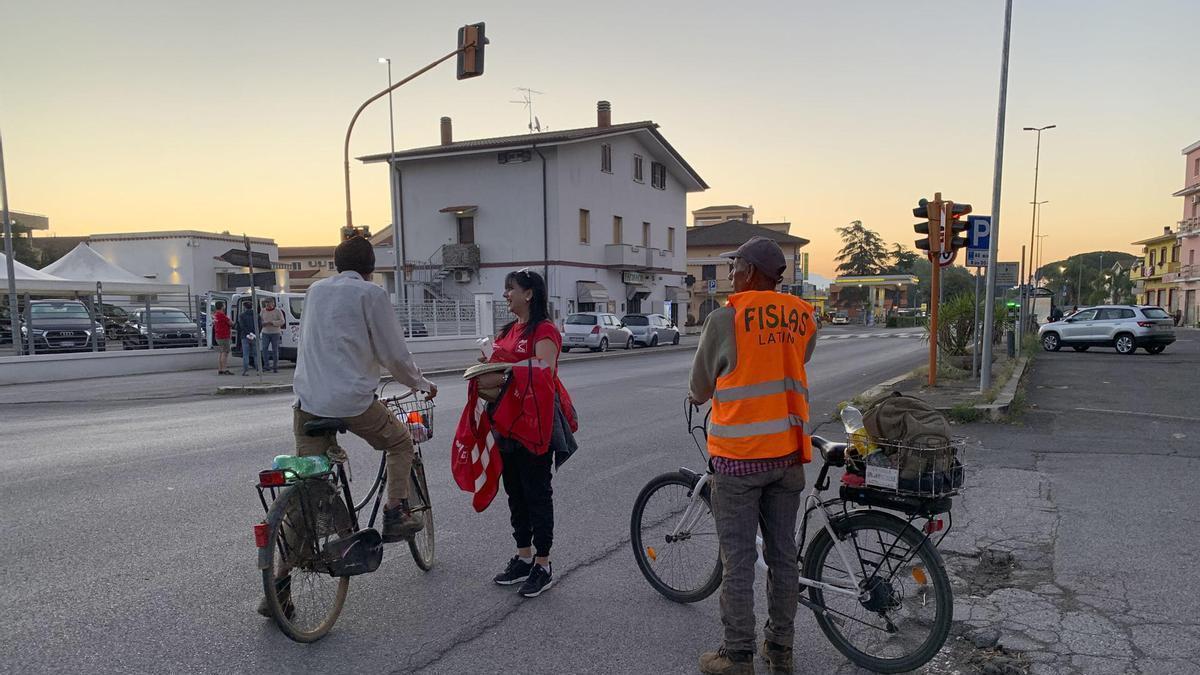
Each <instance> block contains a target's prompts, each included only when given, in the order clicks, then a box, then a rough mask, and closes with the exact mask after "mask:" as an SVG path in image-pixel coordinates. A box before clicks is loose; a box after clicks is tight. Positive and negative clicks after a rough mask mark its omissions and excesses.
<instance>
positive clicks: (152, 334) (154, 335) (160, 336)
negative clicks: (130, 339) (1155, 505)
mask: <svg viewBox="0 0 1200 675" xmlns="http://www.w3.org/2000/svg"><path fill="white" fill-rule="evenodd" d="M150 336H151V337H153V338H155V339H159V338H165V337H166V336H167V334H166V333H158V332H155V333H151V334H150Z"/></svg>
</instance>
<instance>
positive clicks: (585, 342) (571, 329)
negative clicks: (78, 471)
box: [562, 312, 633, 352]
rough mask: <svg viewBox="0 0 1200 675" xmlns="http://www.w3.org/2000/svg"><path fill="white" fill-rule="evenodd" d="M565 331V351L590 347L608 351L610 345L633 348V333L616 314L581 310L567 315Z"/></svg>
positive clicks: (594, 349) (598, 350) (593, 349)
mask: <svg viewBox="0 0 1200 675" xmlns="http://www.w3.org/2000/svg"><path fill="white" fill-rule="evenodd" d="M565 328H566V330H565V331H564V332H563V347H562V350H563V351H564V352H569V351H571V350H572V349H590V350H592V351H594V352H606V351H608V348H609V347H624V348H625V349H633V333H632V332H631V331H630V330H629V329H628V328H626V327H625V326H624V324H622V323H621V322H620V321H619V320H618V319H617V315H616V314H607V313H604V312H579V313H578V314H571V315H569V316H567V321H566V324H565Z"/></svg>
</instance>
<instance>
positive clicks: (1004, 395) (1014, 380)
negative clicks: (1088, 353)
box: [857, 356, 1029, 422]
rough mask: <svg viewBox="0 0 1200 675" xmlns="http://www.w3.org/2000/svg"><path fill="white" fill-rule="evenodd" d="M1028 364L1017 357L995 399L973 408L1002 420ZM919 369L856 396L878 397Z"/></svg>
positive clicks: (947, 410) (865, 398) (944, 410)
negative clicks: (1010, 373)
mask: <svg viewBox="0 0 1200 675" xmlns="http://www.w3.org/2000/svg"><path fill="white" fill-rule="evenodd" d="M1028 366H1029V357H1028V356H1021V357H1018V358H1017V365H1016V366H1015V367H1014V368H1013V371H1012V375H1010V376H1009V378H1008V382H1005V383H1004V387H1003V388H1002V389H1001V390H1000V393H999V394H997V395H996V400H995V401H993V402H991V403H977V404H975V406H974V408H975V409H976V410H978V411H980V412H982V413H984V414H985V415H987V417H988V419H990V420H991V421H993V422H999V421H1003V419H1004V417H1005V416H1006V415H1008V411H1009V409H1011V408H1012V402H1013V399H1014V398H1016V395H1017V387H1019V386H1020V385H1021V379H1022V378H1023V377H1024V376H1025V370H1026V368H1027V367H1028ZM919 370H920V368H914V369H913V370H910V371H908V372H907V373H904V374H903V375H898V376H896V377H893V378H892V379H890V380H886V381H884V382H880V383H879V384H877V385H875V386H873V387H871V388H870V389H867V390H866V391H864V392H862V393H861V394H859V395H858V396H857V398H861V399H864V400H868V401H870V400H874V399H876V398H879V397H880V396H883V395H884V394H886V393H888V392H889V391H890V390H891V389H892V387H894V386H896V385H897V384H899V383H901V382H903V381H904V380H907V379H908V378H910V377H914V376H915V375H916V373H917V371H919ZM938 410H939V411H941V412H943V413H949V412H950V410H951V408H938Z"/></svg>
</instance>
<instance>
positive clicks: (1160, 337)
mask: <svg viewBox="0 0 1200 675" xmlns="http://www.w3.org/2000/svg"><path fill="white" fill-rule="evenodd" d="M1038 339H1039V340H1041V343H1042V349H1045V350H1046V351H1048V352H1056V351H1058V350H1059V349H1061V348H1063V347H1064V346H1066V347H1070V348H1072V349H1074V350H1075V351H1077V352H1085V351H1087V350H1088V347H1113V348H1114V349H1116V350H1117V352H1119V353H1121V354H1132V353H1134V352H1135V351H1137V348H1138V347H1141V348H1142V349H1145V350H1146V351H1147V352H1149V353H1151V354H1161V353H1162V351H1163V350H1164V349H1166V348H1167V345H1169V344H1171V343H1172V342H1174V341H1175V321H1174V320H1173V319H1171V315H1170V314H1167V312H1166V311H1165V310H1164V309H1163V308H1161V307H1153V306H1145V305H1101V306H1099V307H1087V308H1084V309H1081V310H1079V311H1078V312H1076V313H1074V314H1072V315H1071V316H1068V317H1066V318H1063V319H1060V320H1058V321H1053V322H1051V323H1048V324H1046V325H1044V326H1042V327H1041V328H1039V329H1038Z"/></svg>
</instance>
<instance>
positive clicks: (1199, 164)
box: [1192, 157, 1200, 176]
mask: <svg viewBox="0 0 1200 675" xmlns="http://www.w3.org/2000/svg"><path fill="white" fill-rule="evenodd" d="M1192 175H1193V176H1200V157H1197V158H1196V166H1195V168H1194V169H1192Z"/></svg>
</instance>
